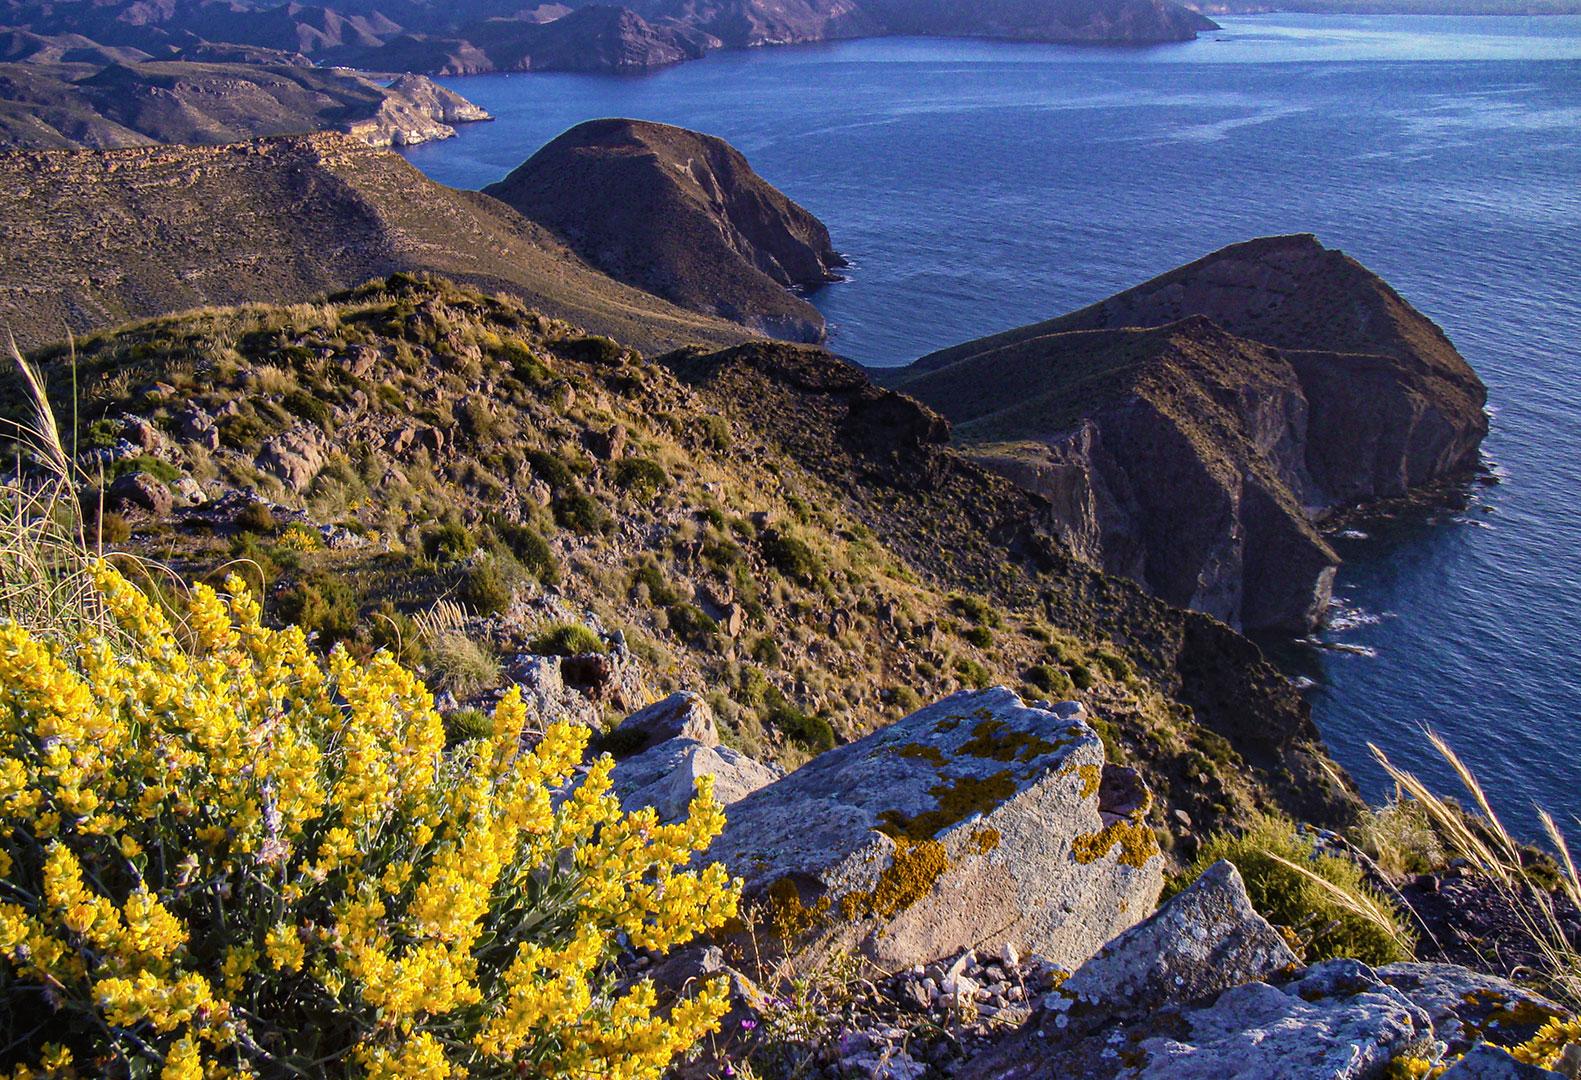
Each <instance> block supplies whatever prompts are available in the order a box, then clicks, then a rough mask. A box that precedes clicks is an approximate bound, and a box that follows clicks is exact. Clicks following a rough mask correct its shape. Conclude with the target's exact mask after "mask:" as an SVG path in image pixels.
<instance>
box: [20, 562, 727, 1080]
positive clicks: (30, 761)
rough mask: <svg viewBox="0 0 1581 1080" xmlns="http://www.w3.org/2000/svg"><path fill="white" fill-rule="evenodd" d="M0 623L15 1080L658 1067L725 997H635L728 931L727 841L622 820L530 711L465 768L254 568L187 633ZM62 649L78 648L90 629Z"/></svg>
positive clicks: (188, 622) (559, 729)
mask: <svg viewBox="0 0 1581 1080" xmlns="http://www.w3.org/2000/svg"><path fill="white" fill-rule="evenodd" d="M92 573H93V577H94V580H95V582H96V585H97V590H98V592H99V594H100V595H101V597H102V600H103V603H104V604H105V606H106V608H107V611H108V613H109V615H110V616H111V618H112V619H113V622H114V623H115V624H116V625H117V626H118V627H119V628H120V631H121V633H120V634H119V635H117V636H116V639H115V640H116V644H115V645H114V646H113V647H112V644H111V643H110V640H109V639H108V638H106V637H105V636H104V634H102V633H94V632H90V631H83V632H78V633H74V634H70V635H68V634H60V635H55V636H54V637H50V636H47V635H42V634H38V633H32V632H29V631H28V630H26V629H24V628H22V627H20V626H17V625H15V624H12V623H0V1047H3V1048H4V1049H0V1074H3V1073H4V1072H5V1071H6V1070H10V1072H9V1075H11V1076H15V1077H24V1076H39V1075H54V1076H71V1075H81V1076H125V1077H143V1076H161V1077H164V1078H171V1080H184V1078H188V1077H202V1076H251V1075H267V1076H325V1075H329V1076H368V1077H436V1078H440V1077H462V1076H473V1077H489V1076H512V1077H519V1076H556V1077H587V1078H592V1077H610V1078H636V1077H655V1076H657V1075H659V1073H661V1072H662V1071H663V1070H664V1068H665V1067H666V1066H667V1065H668V1064H669V1063H670V1062H671V1061H672V1059H673V1058H674V1057H675V1056H676V1055H677V1053H679V1052H681V1051H683V1050H685V1049H686V1048H688V1047H689V1046H691V1045H692V1044H693V1043H695V1042H696V1041H697V1040H698V1039H700V1038H701V1037H702V1036H703V1035H704V1034H705V1033H706V1032H708V1031H710V1030H712V1029H713V1028H714V1027H715V1026H716V1025H717V1022H718V1018H719V1017H720V1016H721V1015H722V1013H723V1011H724V1008H725V988H724V986H723V985H722V983H717V982H716V983H710V984H706V985H704V986H702V987H701V989H699V990H698V991H697V992H696V993H694V994H693V995H692V996H691V997H689V998H685V999H683V1000H680V1001H677V1002H675V1003H674V1004H673V1005H671V1006H670V1007H668V1008H667V1009H661V1008H660V1007H659V1003H658V1001H657V995H656V992H655V990H654V988H653V986H652V985H651V984H650V983H648V982H644V981H630V980H622V979H620V978H619V976H618V973H617V971H616V970H615V967H614V965H613V960H614V958H615V956H616V954H617V952H618V950H620V949H622V948H627V947H629V948H634V949H650V950H658V951H662V950H666V949H669V948H671V947H673V946H675V945H677V944H680V943H682V942H684V941H687V940H689V939H690V938H692V937H694V936H695V935H697V934H698V933H700V932H702V931H704V930H707V929H709V928H713V927H717V926H720V925H721V924H723V923H724V922H725V921H726V920H727V919H729V918H731V917H732V916H733V915H734V914H735V910H736V903H737V895H738V888H739V886H738V883H736V882H733V881H731V880H730V879H729V878H728V877H727V875H726V874H725V873H724V871H723V869H722V868H721V867H719V866H718V865H710V866H707V867H704V868H701V869H688V868H687V867H688V866H689V864H690V862H691V860H692V858H693V855H694V854H695V853H697V852H700V851H702V850H703V849H705V848H706V847H707V846H708V844H709V842H710V841H711V840H712V839H713V837H714V836H716V835H717V834H718V832H719V830H720V828H721V827H722V826H723V820H724V819H723V815H722V813H721V811H720V808H719V806H718V804H717V803H715V802H714V800H713V798H712V794H711V790H710V788H709V787H708V786H706V785H700V787H699V791H698V793H697V796H696V799H695V800H694V802H693V803H692V807H691V814H690V817H689V818H688V820H686V821H685V822H682V823H679V824H669V825H666V824H660V823H659V822H658V821H657V819H656V817H655V815H654V813H653V812H652V811H641V812H638V813H635V814H630V815H624V814H622V813H621V811H620V808H619V804H618V802H617V801H616V800H615V799H614V798H613V797H612V796H611V794H610V779H609V769H610V763H609V761H608V759H607V758H606V759H603V760H602V761H600V762H599V763H597V764H595V765H593V766H592V767H591V769H590V771H589V772H588V773H587V774H586V776H585V778H583V779H582V780H581V782H580V783H578V784H575V785H572V784H570V783H569V781H570V780H571V779H572V777H573V770H574V769H575V768H576V766H577V765H578V763H579V762H580V761H581V759H582V755H583V752H584V748H585V743H586V737H587V732H586V730H585V729H583V728H580V727H577V726H573V725H566V724H559V725H555V726H553V727H551V728H549V730H548V732H547V733H546V734H545V736H544V737H543V739H542V740H541V742H539V743H538V744H537V745H536V746H535V747H533V748H531V749H524V748H523V743H522V738H521V732H522V731H523V728H524V725H525V724H526V721H527V715H526V710H525V708H524V706H523V704H522V701H521V699H520V697H519V696H518V695H516V694H515V693H512V694H509V695H507V696H506V697H505V698H504V699H503V700H502V701H501V702H500V704H499V706H498V708H497V710H496V711H495V714H494V724H493V734H492V735H491V736H490V737H489V738H486V739H477V740H473V741H471V742H467V743H463V744H462V745H460V746H458V747H455V748H454V749H451V750H448V751H447V750H446V749H445V745H444V743H445V740H444V732H443V730H442V727H441V723H440V719H439V716H438V715H437V714H436V713H435V711H434V708H433V702H432V698H431V697H430V695H429V694H428V692H427V691H426V690H425V689H424V687H423V686H422V684H421V683H420V682H418V681H417V680H416V678H415V677H414V676H413V675H412V674H411V673H409V672H408V671H406V670H405V669H403V668H402V667H401V666H400V665H399V664H398V663H396V662H395V661H394V660H393V659H391V658H389V657H388V656H387V655H384V654H379V655H377V656H375V657H374V658H373V659H372V660H371V661H368V662H367V663H365V664H363V663H358V662H356V661H354V660H353V659H352V658H351V657H349V656H348V655H347V654H346V653H345V652H344V651H343V650H339V649H337V650H336V651H335V652H333V653H331V654H330V655H329V656H328V657H327V659H320V658H319V657H318V656H316V655H315V654H314V653H312V652H311V651H310V650H309V648H308V645H307V642H306V639H305V637H304V635H303V634H302V632H301V631H300V630H298V629H295V628H290V629H285V630H273V629H269V628H266V627H265V626H263V625H262V623H261V621H260V612H259V608H258V605H257V603H256V602H255V601H254V600H253V599H252V598H250V597H249V596H248V595H247V594H246V592H245V590H244V589H243V587H242V585H241V583H240V582H238V581H236V580H234V579H232V580H231V581H229V582H227V583H226V589H227V591H228V592H230V593H231V594H232V598H231V599H230V600H228V601H227V600H225V599H223V598H222V597H221V596H220V595H219V594H217V593H216V592H215V591H213V590H212V589H208V588H206V587H203V586H197V587H195V588H194V589H193V591H192V596H191V600H190V610H189V611H187V612H186V613H185V622H184V625H183V626H182V627H181V628H180V631H181V632H180V633H179V634H178V632H177V629H176V628H174V627H172V625H171V624H170V622H169V621H168V620H167V618H166V617H165V616H164V615H163V613H162V612H161V611H160V610H159V609H158V608H156V607H155V606H153V605H152V604H151V603H150V602H149V600H148V599H147V598H146V597H145V596H144V595H143V594H142V593H141V592H140V591H139V590H138V589H136V588H135V587H133V586H132V585H131V584H130V583H128V582H127V581H126V580H125V579H124V578H123V577H122V576H121V575H120V574H118V573H117V572H116V571H115V570H113V569H112V568H110V567H109V566H108V565H106V564H103V563H99V564H96V565H95V566H94V568H93V570H92ZM68 638H69V639H68Z"/></svg>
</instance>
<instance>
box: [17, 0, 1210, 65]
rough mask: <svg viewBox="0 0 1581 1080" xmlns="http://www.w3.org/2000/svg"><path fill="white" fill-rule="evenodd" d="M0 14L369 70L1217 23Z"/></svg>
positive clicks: (98, 41) (1043, 11)
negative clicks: (893, 38) (843, 40)
mask: <svg viewBox="0 0 1581 1080" xmlns="http://www.w3.org/2000/svg"><path fill="white" fill-rule="evenodd" d="M0 24H3V25H7V26H10V27H13V28H15V29H17V30H22V31H26V32H28V33H31V34H34V35H38V36H43V37H52V38H61V39H64V38H66V37H68V36H75V37H77V38H86V39H89V41H90V42H91V43H93V44H95V45H97V46H101V47H106V48H115V49H127V48H131V49H136V50H139V51H141V52H144V53H146V54H147V55H149V56H153V57H161V58H163V57H168V56H169V55H170V54H171V53H172V52H174V51H176V50H179V49H182V48H185V47H189V46H190V45H192V44H194V43H196V42H203V43H209V44H219V43H224V44H228V45H231V46H241V47H249V48H260V49H268V50H274V51H276V52H283V53H301V54H304V55H307V56H310V57H312V59H313V60H315V61H317V62H320V63H332V64H348V65H352V66H356V67H361V68H365V69H370V70H381V71H393V70H409V71H425V72H433V73H446V74H460V73H470V72H481V71H528V70H532V71H539V70H554V71H607V72H627V71H640V70H645V69H650V68H653V67H658V66H661V65H664V64H671V63H676V62H678V61H681V60H688V59H694V58H696V57H698V56H701V55H703V54H704V53H705V52H707V51H708V50H710V49H715V48H720V47H730V48H742V47H748V46H758V45H781V44H789V43H796V42H808V41H828V40H834V39H839V38H855V37H871V36H878V35H886V34H908V35H909V34H926V35H939V36H950V37H961V36H967V37H992V38H1016V39H1021V40H1029V41H1057V42H1066V41H1079V42H1099V43H1124V44H1145V43H1151V42H1162V41H1186V40H1190V39H1191V38H1192V37H1194V36H1195V35H1196V33H1197V32H1198V31H1199V30H1205V29H1212V28H1213V27H1214V25H1215V24H1214V23H1213V22H1212V21H1211V20H1209V19H1208V18H1206V17H1205V16H1203V15H1200V14H1198V13H1197V12H1195V11H1192V10H1190V9H1189V8H1187V7H1185V6H1182V5H1180V4H1178V3H1175V2H1174V0H993V2H991V3H986V4H975V5H970V6H966V7H962V6H960V5H949V4H943V3H938V2H935V0H907V2H904V3H901V2H897V0H791V2H788V3H773V2H769V0H632V2H631V3H630V4H628V5H613V4H603V3H586V2H582V0H571V2H570V3H564V4H549V3H545V4H538V5H535V6H522V5H517V4H505V3H498V2H495V0H462V2H460V3H454V4H440V3H437V2H435V0H383V2H381V0H340V2H337V3H331V4H329V5H305V4H296V3H291V4H282V5H278V6H273V5H267V4H263V3H256V2H253V0H167V2H165V3H161V4H157V5H155V4H147V3H139V2H133V0H111V2H107V3H95V4H86V3H83V4H57V3H51V2H49V0H3V3H0Z"/></svg>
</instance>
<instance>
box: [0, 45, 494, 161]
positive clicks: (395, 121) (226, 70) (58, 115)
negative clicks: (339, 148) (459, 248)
mask: <svg viewBox="0 0 1581 1080" xmlns="http://www.w3.org/2000/svg"><path fill="white" fill-rule="evenodd" d="M81 54H82V50H66V51H63V52H60V53H59V55H61V56H63V57H65V56H78V55H81ZM46 55H55V53H47V52H37V53H34V54H32V56H31V57H30V58H29V62H28V63H15V64H0V148H6V149H10V148H28V149H66V148H73V147H78V148H116V147H129V146H151V145H155V144H160V143H187V144H210V143H216V144H217V143H227V142H239V141H242V140H245V139H252V138H258V137H261V136H268V135H290V134H301V133H305V132H310V131H320V130H334V131H344V132H347V133H350V134H354V135H356V136H357V137H358V138H360V139H362V140H364V141H365V142H368V143H369V144H371V145H374V146H391V145H396V146H404V145H409V144H412V143H419V142H427V141H429V140H433V139H446V138H450V137H451V136H453V135H454V134H455V133H456V132H455V129H454V128H453V127H452V126H451V125H453V124H458V123H466V122H470V121H475V120H487V119H489V116H488V114H487V113H486V112H484V111H483V110H482V109H480V108H478V107H477V106H476V105H473V104H472V103H471V102H469V101H467V100H466V99H465V98H463V97H461V96H460V95H459V94H456V93H454V92H453V91H450V90H447V89H445V88H444V87H441V86H439V85H437V84H436V83H434V82H432V81H430V80H429V79H427V78H425V77H423V76H420V75H407V76H402V77H401V78H400V79H397V80H395V81H394V82H393V83H390V84H389V85H384V84H381V83H380V82H378V81H376V80H374V79H372V78H369V77H366V76H363V75H359V74H356V73H354V72H350V71H342V70H321V69H318V68H313V67H305V66H297V65H260V64H256V63H195V62H188V61H161V62H149V61H145V62H133V63H120V62H115V63H109V64H106V65H105V66H102V67H92V66H88V65H85V64H75V63H71V64H68V63H44V62H42V61H41V59H40V58H41V57H42V56H46Z"/></svg>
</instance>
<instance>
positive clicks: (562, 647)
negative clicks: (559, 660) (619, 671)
mask: <svg viewBox="0 0 1581 1080" xmlns="http://www.w3.org/2000/svg"><path fill="white" fill-rule="evenodd" d="M528 648H529V649H531V650H532V651H533V652H534V653H537V654H538V655H540V656H579V655H581V654H583V653H601V652H605V651H606V646H605V645H604V642H603V640H602V639H601V638H600V637H599V636H598V635H597V634H595V633H594V632H593V631H592V630H590V629H589V628H587V627H586V626H583V625H582V624H581V623H552V624H551V625H549V626H546V627H544V628H543V629H541V630H539V631H538V632H537V633H536V634H534V635H533V637H532V641H531V642H530V644H529V645H528Z"/></svg>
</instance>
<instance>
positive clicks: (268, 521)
mask: <svg viewBox="0 0 1581 1080" xmlns="http://www.w3.org/2000/svg"><path fill="white" fill-rule="evenodd" d="M236 528H237V529H238V530H240V531H241V532H252V533H258V534H260V535H262V536H268V535H271V534H273V532H274V531H275V529H276V528H278V525H277V524H276V522H275V519H274V511H272V510H270V509H269V507H268V506H266V505H264V504H263V503H261V502H251V503H248V504H247V505H246V506H244V507H242V509H241V512H240V513H239V514H237V515H236Z"/></svg>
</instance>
